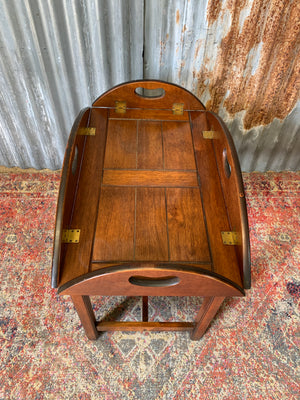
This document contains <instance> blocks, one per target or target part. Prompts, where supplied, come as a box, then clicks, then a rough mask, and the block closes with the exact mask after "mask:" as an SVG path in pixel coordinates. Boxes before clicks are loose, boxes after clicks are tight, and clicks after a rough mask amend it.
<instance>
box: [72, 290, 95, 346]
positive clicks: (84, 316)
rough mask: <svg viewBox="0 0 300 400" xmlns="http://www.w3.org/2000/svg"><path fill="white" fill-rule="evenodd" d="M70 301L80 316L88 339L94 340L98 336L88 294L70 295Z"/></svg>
mask: <svg viewBox="0 0 300 400" xmlns="http://www.w3.org/2000/svg"><path fill="white" fill-rule="evenodd" d="M72 301H73V304H74V306H75V309H76V311H77V314H78V316H79V318H80V321H81V323H82V326H83V327H84V330H85V333H86V335H87V337H88V338H89V339H90V340H96V339H97V338H98V336H99V333H98V331H97V327H96V319H95V314H94V311H93V308H92V304H91V301H90V298H89V297H88V296H78V295H76V296H72Z"/></svg>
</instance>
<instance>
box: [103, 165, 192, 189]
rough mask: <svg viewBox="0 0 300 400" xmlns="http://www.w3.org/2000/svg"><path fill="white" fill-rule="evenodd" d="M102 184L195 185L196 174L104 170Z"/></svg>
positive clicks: (189, 172) (190, 172) (188, 172)
mask: <svg viewBox="0 0 300 400" xmlns="http://www.w3.org/2000/svg"><path fill="white" fill-rule="evenodd" d="M103 185H113V186H160V187H162V186H163V187H197V185H198V181H197V174H196V172H193V171H187V172H184V171H141V170H130V171H128V170H117V169H116V170H105V171H104V172H103Z"/></svg>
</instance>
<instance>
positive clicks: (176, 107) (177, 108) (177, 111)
mask: <svg viewBox="0 0 300 400" xmlns="http://www.w3.org/2000/svg"><path fill="white" fill-rule="evenodd" d="M183 106H184V104H183V103H174V104H173V107H172V111H173V114H174V115H183Z"/></svg>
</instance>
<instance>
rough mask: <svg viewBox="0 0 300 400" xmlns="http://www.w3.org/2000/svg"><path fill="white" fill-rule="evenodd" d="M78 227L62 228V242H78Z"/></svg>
mask: <svg viewBox="0 0 300 400" xmlns="http://www.w3.org/2000/svg"><path fill="white" fill-rule="evenodd" d="M79 237H80V229H63V232H62V238H61V241H62V243H79Z"/></svg>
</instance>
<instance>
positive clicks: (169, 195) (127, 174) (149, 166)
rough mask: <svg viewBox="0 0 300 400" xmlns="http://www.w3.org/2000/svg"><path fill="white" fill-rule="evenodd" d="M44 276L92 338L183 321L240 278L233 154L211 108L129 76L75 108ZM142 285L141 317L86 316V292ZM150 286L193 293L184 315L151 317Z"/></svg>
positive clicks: (212, 304) (203, 325)
mask: <svg viewBox="0 0 300 400" xmlns="http://www.w3.org/2000/svg"><path fill="white" fill-rule="evenodd" d="M52 287H54V288H58V293H59V294H61V295H71V297H72V300H73V302H74V305H75V307H76V310H77V312H78V315H79V317H80V319H81V322H82V324H83V326H84V328H85V331H86V334H87V336H88V337H89V338H90V339H96V338H97V337H98V336H99V332H101V331H110V330H130V331H131V330H190V331H191V338H192V339H194V340H195V339H199V338H200V337H201V336H202V335H203V333H204V332H205V330H206V329H207V328H208V325H209V323H210V321H211V319H212V318H213V317H214V316H215V314H216V312H217V310H218V308H219V306H220V305H221V303H222V301H223V299H224V298H225V297H226V296H243V295H244V294H245V292H244V289H248V288H250V250H249V231H248V219H247V211H246V203H245V195H244V190H243V182H242V176H241V171H240V166H239V161H238V157H237V154H236V151H235V148H234V144H233V141H232V138H231V136H230V134H229V132H228V130H227V128H226V126H225V124H224V123H223V122H222V120H221V118H220V117H218V116H217V115H216V114H214V113H213V112H210V111H207V110H206V109H205V107H204V106H203V104H202V103H201V102H200V101H199V100H198V99H197V98H196V97H195V96H194V95H193V94H191V93H190V92H188V91H187V90H185V89H183V88H181V87H179V86H177V85H173V84H170V83H166V82H161V81H134V82H129V83H125V84H122V85H119V86H117V87H114V88H113V89H111V90H109V91H108V92H106V93H105V94H103V95H102V96H100V97H99V98H98V99H97V100H96V101H95V102H94V103H93V105H92V107H89V108H86V109H84V110H82V111H81V112H80V114H79V116H78V117H77V119H76V121H75V123H74V125H73V128H72V131H71V134H70V137H69V141H68V145H67V149H66V153H65V160H64V165H63V170H62V176H61V185H60V191H59V198H58V206H57V215H56V228H55V240H54V251H53V268H52ZM94 295H100V296H142V297H143V315H142V321H140V322H137V321H133V322H122V321H121V322H120V321H110V322H107V321H96V319H95V316H94V313H93V310H92V306H91V302H90V296H94ZM148 296H202V297H204V301H203V304H202V307H201V309H200V311H199V313H198V315H197V317H196V319H195V321H191V322H180V321H179V322H164V323H162V322H160V323H159V322H153V321H152V322H151V321H149V320H148V309H147V297H148Z"/></svg>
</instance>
